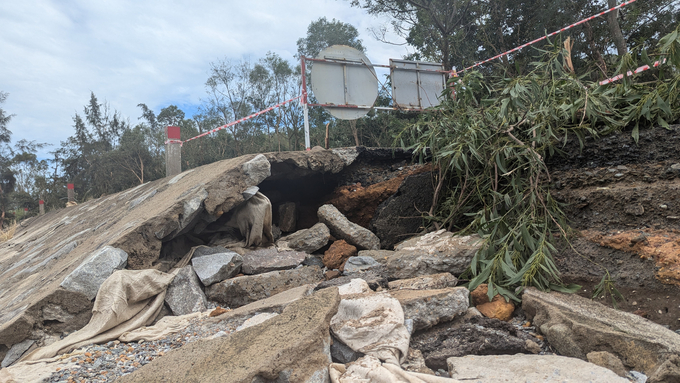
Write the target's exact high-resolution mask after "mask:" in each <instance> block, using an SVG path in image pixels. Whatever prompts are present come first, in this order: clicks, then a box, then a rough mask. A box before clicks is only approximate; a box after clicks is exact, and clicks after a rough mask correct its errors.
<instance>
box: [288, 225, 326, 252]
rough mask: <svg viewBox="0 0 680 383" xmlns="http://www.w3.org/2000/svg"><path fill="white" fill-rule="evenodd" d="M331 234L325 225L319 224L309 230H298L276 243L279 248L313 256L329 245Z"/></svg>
mask: <svg viewBox="0 0 680 383" xmlns="http://www.w3.org/2000/svg"><path fill="white" fill-rule="evenodd" d="M330 238H331V233H330V231H329V230H328V227H327V226H326V225H324V224H323V223H317V224H316V225H314V226H312V227H310V228H309V229H303V230H298V231H296V232H295V233H293V234H290V235H287V236H285V237H282V238H280V239H279V240H278V241H277V242H276V246H277V247H279V248H290V249H293V250H297V251H302V252H304V253H308V254H311V253H313V252H315V251H317V250H319V249H320V248H322V247H324V246H326V244H328V240H329V239H330Z"/></svg>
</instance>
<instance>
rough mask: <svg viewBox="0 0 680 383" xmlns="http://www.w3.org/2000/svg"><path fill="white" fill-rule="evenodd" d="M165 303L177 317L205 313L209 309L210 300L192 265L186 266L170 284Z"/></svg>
mask: <svg viewBox="0 0 680 383" xmlns="http://www.w3.org/2000/svg"><path fill="white" fill-rule="evenodd" d="M165 303H167V304H168V306H170V310H171V311H172V313H173V314H175V315H186V314H191V313H195V312H203V311H206V310H207V309H208V300H207V299H206V298H205V294H204V293H203V290H202V289H201V282H200V281H199V280H198V277H197V276H196V273H195V272H194V268H193V267H191V265H187V266H184V267H183V268H182V269H181V270H180V271H179V272H178V273H177V275H176V276H175V278H174V279H173V280H172V282H170V285H169V286H168V290H167V292H166V293H165Z"/></svg>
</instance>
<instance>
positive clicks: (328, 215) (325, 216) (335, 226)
mask: <svg viewBox="0 0 680 383" xmlns="http://www.w3.org/2000/svg"><path fill="white" fill-rule="evenodd" d="M317 214H318V216H319V221H320V222H322V223H324V224H326V226H328V229H329V230H330V231H331V234H332V235H333V236H334V237H335V238H337V239H344V240H345V241H346V242H347V243H349V244H350V245H354V246H356V247H357V248H358V249H360V250H378V249H380V240H379V239H378V237H377V236H376V235H375V234H373V233H372V232H371V231H370V230H368V229H366V228H363V227H361V226H359V225H357V224H355V223H352V222H350V221H349V220H348V219H347V218H346V217H345V216H344V215H343V214H342V213H340V211H339V210H338V209H337V208H336V207H335V206H333V205H330V204H326V205H323V206H321V207H320V208H319V210H318V212H317Z"/></svg>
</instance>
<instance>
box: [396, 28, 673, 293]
mask: <svg viewBox="0 0 680 383" xmlns="http://www.w3.org/2000/svg"><path fill="white" fill-rule="evenodd" d="M679 28H680V27H679ZM677 31H678V29H676V32H673V33H671V34H670V35H668V36H666V37H664V38H663V39H662V40H661V43H660V44H661V48H660V50H659V55H661V56H662V57H668V58H669V63H668V64H670V65H667V66H666V67H665V68H664V70H665V71H667V72H669V73H670V74H671V75H670V76H666V77H663V78H661V77H660V78H659V80H657V81H654V82H651V83H646V84H636V83H634V81H633V80H634V77H633V78H626V81H623V82H620V83H618V84H616V85H606V86H599V85H598V84H597V83H596V82H591V81H589V80H587V79H588V78H589V74H588V73H585V74H583V75H580V76H577V75H575V74H573V73H571V72H570V71H569V70H567V69H565V68H566V65H565V57H566V56H567V55H568V52H567V51H565V50H564V49H563V48H562V44H560V43H559V42H555V44H554V45H553V46H552V48H551V49H548V50H540V51H539V53H540V57H539V60H537V61H535V62H533V63H531V68H532V69H531V71H530V72H529V73H527V74H526V75H524V76H518V77H513V78H511V77H509V76H507V77H506V76H503V75H500V76H488V77H485V76H483V75H482V74H481V73H480V72H476V71H471V72H466V73H465V75H464V76H463V77H462V78H459V79H454V80H455V81H452V82H451V85H453V86H454V87H455V90H456V95H455V97H454V98H451V97H448V98H447V101H446V102H444V103H443V104H442V105H441V106H439V107H437V108H435V109H434V110H432V111H431V112H430V113H428V114H426V115H424V116H423V118H422V119H421V120H420V121H419V122H418V123H417V124H415V125H414V126H413V127H411V128H409V129H408V130H406V131H404V132H403V133H402V136H408V135H412V136H414V137H416V138H417V139H418V140H419V142H418V144H416V145H415V149H416V153H417V154H420V155H421V156H428V155H430V154H431V156H432V158H433V161H434V162H435V164H436V166H437V167H438V168H439V169H440V174H439V183H440V184H439V186H438V187H437V189H436V190H438V191H440V193H441V195H439V196H438V197H439V199H438V200H439V205H438V207H437V209H436V210H435V211H434V213H433V214H432V216H431V217H430V218H429V219H430V220H431V222H432V224H433V225H435V226H436V227H438V228H439V227H442V226H444V227H447V228H448V229H450V230H451V229H454V228H456V229H462V230H463V231H464V232H467V233H479V234H480V235H481V236H482V238H483V245H482V247H481V249H480V250H479V251H478V252H477V253H476V255H475V256H474V258H473V261H472V265H471V267H470V269H469V276H470V278H471V282H470V288H471V289H473V288H475V287H476V286H477V285H479V284H481V283H488V284H489V289H490V290H493V291H494V292H498V293H500V294H502V295H504V296H506V297H508V298H511V299H517V296H516V293H517V292H518V291H519V290H520V289H521V288H522V287H524V286H535V287H537V288H540V289H542V290H551V289H553V290H555V289H559V290H561V291H572V290H574V289H576V288H577V286H565V285H564V284H563V283H562V281H561V279H560V277H559V271H558V269H557V267H556V265H555V261H554V258H553V254H554V253H555V251H556V249H555V246H554V243H555V240H556V239H557V238H565V239H566V238H567V237H568V235H569V227H568V224H567V222H566V217H565V214H564V212H563V211H562V209H561V206H560V204H559V203H558V202H557V201H556V200H555V199H554V198H553V195H552V193H551V188H550V183H551V177H550V173H549V171H548V168H547V166H546V164H545V158H546V157H548V156H554V155H559V147H560V145H561V144H562V143H564V142H566V140H567V138H568V137H569V136H575V137H577V138H578V139H579V141H580V142H581V143H583V141H584V139H585V138H586V137H600V136H603V135H607V134H610V133H612V132H616V131H620V130H622V129H623V128H625V127H627V126H630V127H632V128H633V131H632V132H633V135H636V134H637V132H638V129H639V128H641V127H648V126H652V125H654V124H656V123H657V122H659V123H661V121H669V122H673V121H676V120H677V119H678V117H679V116H680V109H679V108H680V105H679V104H678V96H680V87H678V85H679V84H680V83H679V81H680V72H679V71H678V69H679V68H680V65H679V64H680V63H678V62H677V60H676V58H674V57H675V56H673V54H674V52H675V49H677V47H678V45H677V44H678V43H680V38H678V33H677ZM633 57H634V55H633V54H630V55H628V56H626V57H623V59H622V61H621V62H622V63H621V64H620V65H619V69H620V70H621V71H624V73H625V71H626V70H628V69H629V68H633V67H635V65H636V63H635V60H634V59H633ZM661 125H662V126H668V124H667V123H666V124H663V123H661ZM605 287H606V286H605ZM490 294H491V293H490Z"/></svg>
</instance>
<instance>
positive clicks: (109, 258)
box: [60, 246, 128, 300]
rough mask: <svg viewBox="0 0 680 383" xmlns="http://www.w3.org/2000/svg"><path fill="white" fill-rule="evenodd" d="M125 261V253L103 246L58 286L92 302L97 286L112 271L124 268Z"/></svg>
mask: <svg viewBox="0 0 680 383" xmlns="http://www.w3.org/2000/svg"><path fill="white" fill-rule="evenodd" d="M127 259H128V255H127V253H126V252H125V251H123V250H121V249H117V248H115V247H111V246H104V247H102V248H101V249H99V250H97V251H96V252H95V253H94V254H92V256H91V257H90V258H88V259H86V260H85V261H84V262H83V263H81V264H80V266H78V267H77V268H76V269H75V270H73V272H71V274H69V275H68V276H67V277H66V278H65V279H64V281H63V282H61V285H60V286H61V287H63V288H64V289H66V290H69V291H74V292H78V293H82V294H84V295H85V296H87V298H88V299H90V300H92V299H94V298H95V297H96V296H97V291H99V286H101V285H102V283H104V281H105V280H106V278H108V277H109V276H111V274H113V272H114V271H116V270H122V269H124V268H125V266H126V265H127Z"/></svg>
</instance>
